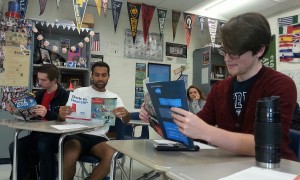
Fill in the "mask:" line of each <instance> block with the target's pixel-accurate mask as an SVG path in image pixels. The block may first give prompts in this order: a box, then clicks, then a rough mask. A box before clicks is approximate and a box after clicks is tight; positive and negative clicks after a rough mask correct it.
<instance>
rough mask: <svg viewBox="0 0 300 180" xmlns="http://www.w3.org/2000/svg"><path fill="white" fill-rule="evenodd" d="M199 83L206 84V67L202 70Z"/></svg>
mask: <svg viewBox="0 0 300 180" xmlns="http://www.w3.org/2000/svg"><path fill="white" fill-rule="evenodd" d="M201 81H202V84H208V67H206V68H202V75H201Z"/></svg>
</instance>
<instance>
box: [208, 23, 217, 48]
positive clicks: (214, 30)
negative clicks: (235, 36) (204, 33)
mask: <svg viewBox="0 0 300 180" xmlns="http://www.w3.org/2000/svg"><path fill="white" fill-rule="evenodd" d="M207 21H208V29H209V34H210V39H211V43H212V44H214V43H215V41H216V34H217V25H218V21H217V20H216V19H210V18H208V20H207Z"/></svg>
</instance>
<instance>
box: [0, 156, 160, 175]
mask: <svg viewBox="0 0 300 180" xmlns="http://www.w3.org/2000/svg"><path fill="white" fill-rule="evenodd" d="M77 168H78V170H77V172H76V175H75V177H74V180H82V179H83V178H82V177H81V169H80V166H79V165H78V166H77ZM86 168H87V170H91V167H90V165H89V164H87V165H86ZM128 170H129V159H128V158H127V159H126V160H125V171H126V172H128ZM10 171H11V165H10V164H4V165H3V164H2V165H0V180H9V175H10ZM150 171H151V169H150V168H148V167H147V166H144V165H142V164H140V163H138V162H136V161H134V162H133V174H132V179H139V178H140V177H141V176H143V174H144V173H148V172H150ZM120 174H121V173H120V170H117V174H116V179H118V180H119V179H121V178H120ZM123 179H124V178H123ZM156 179H161V178H160V177H158V178H156ZM141 180H142V179H141Z"/></svg>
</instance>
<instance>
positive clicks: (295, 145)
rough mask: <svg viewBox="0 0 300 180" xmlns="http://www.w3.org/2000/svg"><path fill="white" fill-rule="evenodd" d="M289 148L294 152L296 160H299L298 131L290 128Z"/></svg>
mask: <svg viewBox="0 0 300 180" xmlns="http://www.w3.org/2000/svg"><path fill="white" fill-rule="evenodd" d="M290 138H291V143H290V145H289V146H290V148H291V149H292V150H293V151H294V152H295V153H296V156H297V161H298V162H300V131H297V130H294V129H290Z"/></svg>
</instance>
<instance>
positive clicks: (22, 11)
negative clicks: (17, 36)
mask: <svg viewBox="0 0 300 180" xmlns="http://www.w3.org/2000/svg"><path fill="white" fill-rule="evenodd" d="M18 4H19V6H20V14H21V18H22V19H24V18H25V15H26V10H27V5H28V0H18Z"/></svg>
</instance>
